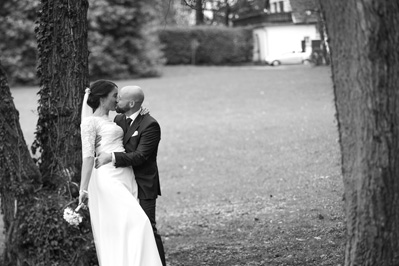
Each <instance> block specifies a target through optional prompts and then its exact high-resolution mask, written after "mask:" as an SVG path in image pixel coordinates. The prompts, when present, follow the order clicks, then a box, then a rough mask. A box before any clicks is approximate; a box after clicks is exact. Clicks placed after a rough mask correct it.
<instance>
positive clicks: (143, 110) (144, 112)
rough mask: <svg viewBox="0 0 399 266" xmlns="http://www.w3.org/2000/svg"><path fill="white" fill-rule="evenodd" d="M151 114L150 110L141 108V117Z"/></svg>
mask: <svg viewBox="0 0 399 266" xmlns="http://www.w3.org/2000/svg"><path fill="white" fill-rule="evenodd" d="M149 113H150V109H148V108H146V107H141V110H140V115H146V114H149Z"/></svg>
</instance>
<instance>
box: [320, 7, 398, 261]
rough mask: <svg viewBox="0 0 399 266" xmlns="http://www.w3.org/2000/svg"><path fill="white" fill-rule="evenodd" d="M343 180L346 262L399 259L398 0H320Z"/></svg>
mask: <svg viewBox="0 0 399 266" xmlns="http://www.w3.org/2000/svg"><path fill="white" fill-rule="evenodd" d="M320 3H321V6H322V9H323V11H324V13H325V18H326V23H327V30H328V35H329V38H330V42H329V44H330V47H331V54H332V72H333V81H334V92H335V98H336V108H337V118H338V126H339V132H340V145H341V153H342V173H343V178H344V185H345V212H346V219H347V226H346V227H347V244H346V255H345V265H398V264H399V253H398V251H399V240H398V239H399V228H398V226H399V209H398V205H399V179H398V176H399V104H398V103H399V94H398V84H399V75H398V73H399V50H398V48H397V47H398V44H399V31H397V25H398V23H399V17H398V13H399V2H398V1H396V0H389V1H388V0H387V1H346V0H342V1H337V0H323V1H320Z"/></svg>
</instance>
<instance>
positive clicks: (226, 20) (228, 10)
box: [224, 0, 231, 27]
mask: <svg viewBox="0 0 399 266" xmlns="http://www.w3.org/2000/svg"><path fill="white" fill-rule="evenodd" d="M224 4H225V6H226V10H225V13H224V25H226V26H227V27H228V26H230V13H231V7H230V5H229V1H228V0H225V1H224Z"/></svg>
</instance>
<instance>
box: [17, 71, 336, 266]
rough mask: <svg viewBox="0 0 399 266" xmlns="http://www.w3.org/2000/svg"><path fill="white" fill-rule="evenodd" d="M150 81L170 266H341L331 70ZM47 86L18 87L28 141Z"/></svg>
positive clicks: (161, 223)
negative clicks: (158, 131)
mask: <svg viewBox="0 0 399 266" xmlns="http://www.w3.org/2000/svg"><path fill="white" fill-rule="evenodd" d="M116 83H117V84H118V86H120V87H121V86H124V85H127V84H137V85H140V86H141V87H142V88H143V89H144V91H145V93H146V100H145V102H146V104H145V106H146V107H148V108H149V109H150V110H151V113H152V115H153V116H154V117H155V118H156V119H157V120H158V121H159V123H160V125H161V127H162V140H161V144H160V148H159V157H158V162H159V168H160V175H161V186H162V193H163V196H162V197H160V198H159V200H158V201H157V203H158V209H157V210H158V213H157V219H158V229H159V230H160V232H161V234H162V235H163V237H164V244H165V249H166V253H167V261H168V265H170V266H183V265H184V266H191V265H192V266H197V265H226V266H234V265H237V266H242V265H318V266H319V265H339V264H342V263H343V253H344V217H343V211H342V204H343V202H342V194H343V184H342V180H341V174H340V154H339V147H338V142H337V140H338V133H337V129H336V124H335V117H334V114H335V110H334V102H333V92H332V84H331V79H330V70H329V68H327V67H316V68H314V67H310V66H289V67H288V66H287V67H284V66H281V67H276V68H272V67H266V66H256V67H191V66H184V67H183V66H178V67H167V68H165V72H164V76H163V77H162V78H154V79H140V80H131V81H128V80H127V81H117V82H116ZM37 90H38V89H37V88H13V89H12V93H13V96H14V98H15V104H16V106H17V109H18V110H19V111H20V116H21V126H22V129H23V131H24V134H25V138H26V139H27V143H28V144H31V143H32V141H33V137H34V136H33V132H34V129H35V124H36V119H37V118H36V113H35V111H34V110H36V100H35V99H36V96H35V93H36V92H37Z"/></svg>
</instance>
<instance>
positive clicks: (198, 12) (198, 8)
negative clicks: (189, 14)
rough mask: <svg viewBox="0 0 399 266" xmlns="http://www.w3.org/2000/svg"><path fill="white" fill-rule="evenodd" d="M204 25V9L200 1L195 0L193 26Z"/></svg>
mask: <svg viewBox="0 0 399 266" xmlns="http://www.w3.org/2000/svg"><path fill="white" fill-rule="evenodd" d="M203 24H204V8H203V6H202V0H195V25H203Z"/></svg>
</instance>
